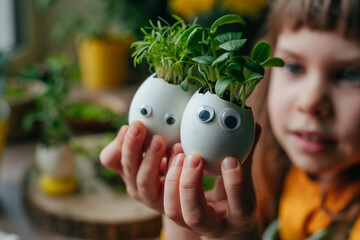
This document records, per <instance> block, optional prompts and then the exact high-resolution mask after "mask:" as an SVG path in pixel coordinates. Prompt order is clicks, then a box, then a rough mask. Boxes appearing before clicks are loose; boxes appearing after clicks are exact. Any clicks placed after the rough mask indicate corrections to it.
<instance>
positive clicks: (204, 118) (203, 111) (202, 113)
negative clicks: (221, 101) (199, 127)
mask: <svg viewBox="0 0 360 240" xmlns="http://www.w3.org/2000/svg"><path fill="white" fill-rule="evenodd" d="M214 112H215V111H214V109H213V108H212V107H210V106H207V105H203V106H201V107H199V109H198V110H197V113H196V116H197V118H198V119H199V120H200V122H203V123H207V122H209V121H210V120H211V119H213V117H214Z"/></svg>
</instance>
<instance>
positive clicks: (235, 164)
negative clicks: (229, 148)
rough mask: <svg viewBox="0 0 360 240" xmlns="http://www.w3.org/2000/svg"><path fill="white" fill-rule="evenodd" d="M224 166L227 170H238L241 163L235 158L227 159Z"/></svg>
mask: <svg viewBox="0 0 360 240" xmlns="http://www.w3.org/2000/svg"><path fill="white" fill-rule="evenodd" d="M222 165H223V168H224V169H225V170H230V169H234V168H237V167H238V165H239V162H238V161H237V160H236V159H235V158H233V157H227V158H225V159H224V161H223V163H222Z"/></svg>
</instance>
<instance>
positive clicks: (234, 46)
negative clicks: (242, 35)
mask: <svg viewBox="0 0 360 240" xmlns="http://www.w3.org/2000/svg"><path fill="white" fill-rule="evenodd" d="M245 43H246V39H240V40H231V41H228V42H224V43H222V44H220V46H219V47H220V48H222V49H224V50H226V51H237V50H239V49H240V48H241V47H242V46H244V44H245Z"/></svg>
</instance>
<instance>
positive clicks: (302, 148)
mask: <svg viewBox="0 0 360 240" xmlns="http://www.w3.org/2000/svg"><path fill="white" fill-rule="evenodd" d="M274 55H275V56H276V57H281V58H282V59H283V60H284V61H285V66H284V67H283V68H274V69H272V73H271V82H270V89H269V99H268V109H269V116H270V122H271V126H272V128H273V131H274V134H275V137H276V139H277V140H278V141H279V143H280V145H281V146H282V147H283V149H284V150H285V152H286V153H287V155H288V156H289V158H290V160H291V161H292V163H293V164H294V165H296V166H298V167H299V168H301V169H303V170H305V171H307V172H310V173H314V174H327V173H330V174H332V173H335V172H336V171H339V170H343V169H345V168H347V167H349V166H352V165H354V164H357V163H360V44H359V43H356V42H355V41H348V40H345V39H344V38H342V37H341V36H339V35H336V34H335V33H331V32H324V31H314V30H310V29H308V28H302V29H300V30H298V31H296V32H294V31H292V30H289V29H287V30H284V31H283V32H282V33H281V34H280V35H279V38H278V44H277V47H276V49H275V51H274Z"/></svg>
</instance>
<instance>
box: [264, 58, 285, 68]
mask: <svg viewBox="0 0 360 240" xmlns="http://www.w3.org/2000/svg"><path fill="white" fill-rule="evenodd" d="M261 65H262V66H263V67H264V68H266V67H283V66H284V61H283V60H282V59H281V58H276V57H274V58H269V59H267V60H266V61H265V62H263V63H261Z"/></svg>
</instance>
